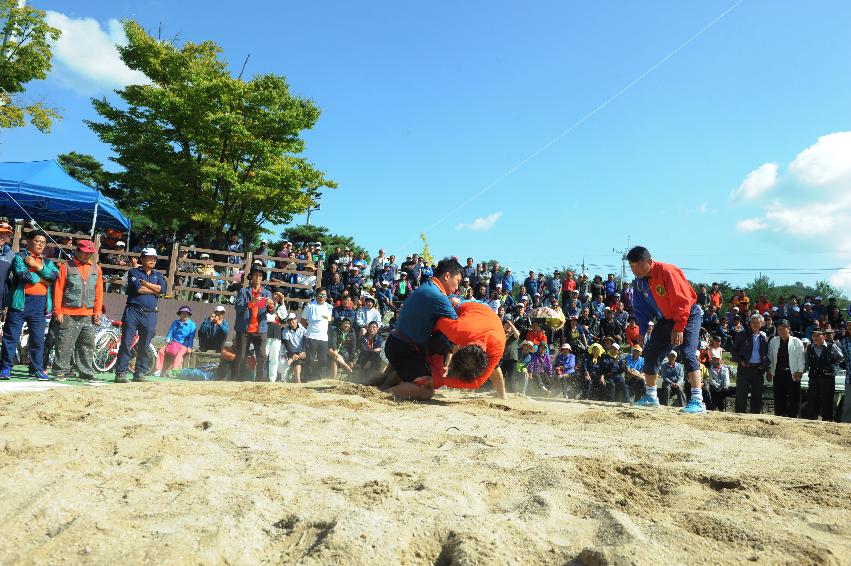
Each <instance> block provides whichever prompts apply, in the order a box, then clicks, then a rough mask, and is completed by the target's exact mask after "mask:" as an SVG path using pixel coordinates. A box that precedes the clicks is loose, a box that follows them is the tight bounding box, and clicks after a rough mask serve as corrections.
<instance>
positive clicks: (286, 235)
mask: <svg viewBox="0 0 851 566" xmlns="http://www.w3.org/2000/svg"><path fill="white" fill-rule="evenodd" d="M281 240H287V241H289V242H293V243H301V242H321V243H322V249H324V250H325V253H326V254H328V255H331V254H332V253H333V252H334V249H335V248H337V247H340V248H350V249H351V250H352V252H353V253H355V254H359V253H361V252H363V253H365V254H366V259H367V260H369V259H370V256H369V253H368V252H367V251H366V249H365V248H363V247H361V246H359V245H358V244H357V243H355V240H354V238H352V237H350V236H341V235H339V234H331V233H329V232H328V228H326V227H325V226H314V225H313V224H311V225H307V224H301V225H299V226H290V227H289V228H287V229H285V230H284V231H283V232H281Z"/></svg>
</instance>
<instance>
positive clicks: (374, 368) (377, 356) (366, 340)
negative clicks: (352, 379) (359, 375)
mask: <svg viewBox="0 0 851 566" xmlns="http://www.w3.org/2000/svg"><path fill="white" fill-rule="evenodd" d="M382 346H384V338H383V337H381V336H380V335H379V334H378V323H377V322H376V321H374V320H372V321H370V322H369V323H368V324H367V326H366V334H365V335H364V336H362V337H361V339H360V353H359V354H358V360H357V367H358V368H359V369H361V370H363V371H364V373H365V374H367V375H372V374H378V375H380V374H381V373H382V372H384V366H385V364H384V361H383V360H382V359H381V348H382Z"/></svg>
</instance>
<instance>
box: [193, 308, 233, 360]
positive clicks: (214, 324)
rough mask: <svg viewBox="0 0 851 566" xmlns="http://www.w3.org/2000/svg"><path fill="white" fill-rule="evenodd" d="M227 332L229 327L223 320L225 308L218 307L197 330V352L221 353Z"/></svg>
mask: <svg viewBox="0 0 851 566" xmlns="http://www.w3.org/2000/svg"><path fill="white" fill-rule="evenodd" d="M229 330H230V326H229V325H228V321H227V320H225V307H224V305H218V306H217V307H216V308H215V310H214V311H213V314H211V315H210V316H209V317H208V318H206V319H205V320H204V322H202V323H201V328H200V329H199V330H198V350H199V351H201V352H210V351H212V352H221V351H222V348H223V347H224V345H225V340H227V337H228V331H229Z"/></svg>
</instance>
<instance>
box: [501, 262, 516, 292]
mask: <svg viewBox="0 0 851 566" xmlns="http://www.w3.org/2000/svg"><path fill="white" fill-rule="evenodd" d="M515 283H516V281H515V279H514V275H513V274H512V273H511V268H510V267H506V268H505V271H504V272H503V274H502V290H503V292H506V291H507V292H508V293H511V290H512V289H514V284H515Z"/></svg>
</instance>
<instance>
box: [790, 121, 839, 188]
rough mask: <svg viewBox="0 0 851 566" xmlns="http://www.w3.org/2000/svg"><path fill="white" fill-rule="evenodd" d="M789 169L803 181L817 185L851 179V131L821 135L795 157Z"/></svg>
mask: <svg viewBox="0 0 851 566" xmlns="http://www.w3.org/2000/svg"><path fill="white" fill-rule="evenodd" d="M789 171H791V172H792V173H794V174H795V176H797V177H798V179H800V181H801V182H802V183H805V184H807V185H813V186H816V187H823V186H826V185H830V184H832V183H836V182H840V181H841V180H843V179H851V132H836V133H834V134H829V135H826V136H822V137H820V138H819V139H818V141H817V142H816V143H815V144H813V145H811V146H810V147H808V148H807V149H805V150H804V151H802V152H801V153H799V154H798V155H797V156H796V157H795V160H794V161H792V164H791V165H789Z"/></svg>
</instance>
